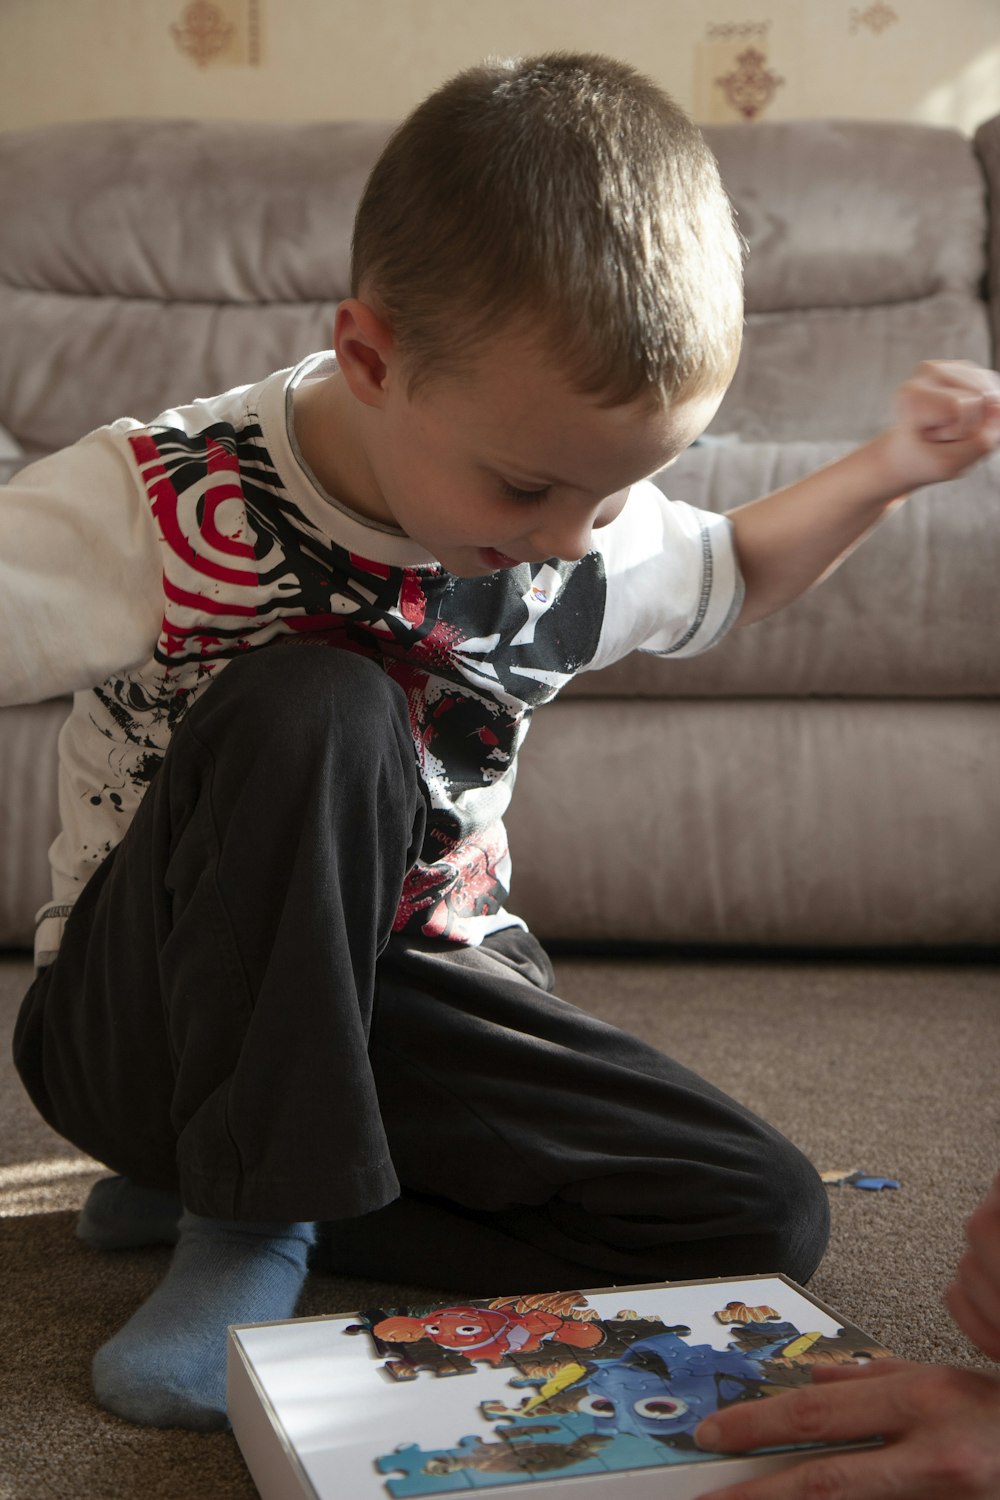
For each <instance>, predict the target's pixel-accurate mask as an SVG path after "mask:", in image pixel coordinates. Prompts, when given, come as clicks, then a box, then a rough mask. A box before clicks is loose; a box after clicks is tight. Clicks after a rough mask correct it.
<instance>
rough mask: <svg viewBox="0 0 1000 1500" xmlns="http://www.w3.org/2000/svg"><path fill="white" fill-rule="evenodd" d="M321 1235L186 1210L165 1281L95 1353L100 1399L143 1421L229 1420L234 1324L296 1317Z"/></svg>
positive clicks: (197, 1423) (195, 1423)
mask: <svg viewBox="0 0 1000 1500" xmlns="http://www.w3.org/2000/svg"><path fill="white" fill-rule="evenodd" d="M313 1234H314V1226H313V1225H312V1224H241V1223H232V1222H230V1221H229V1220H226V1219H202V1218H198V1217H197V1216H196V1215H195V1214H190V1213H185V1214H184V1215H183V1217H182V1218H181V1221H180V1238H179V1240H178V1242H177V1248H176V1249H175V1250H174V1256H173V1260H172V1261H171V1264H170V1269H169V1271H168V1272H167V1274H166V1276H165V1278H164V1280H163V1281H162V1282H161V1283H160V1285H159V1286H158V1287H157V1289H156V1291H155V1292H153V1294H152V1296H151V1297H149V1298H148V1299H147V1301H145V1302H144V1303H143V1304H142V1306H141V1307H140V1308H139V1310H138V1312H136V1313H135V1314H134V1315H133V1317H132V1318H130V1320H129V1321H128V1322H127V1323H126V1324H125V1327H124V1328H122V1329H121V1330H120V1332H118V1333H116V1334H115V1336H114V1337H113V1338H111V1339H109V1340H108V1342H107V1343H106V1344H104V1345H102V1347H101V1348H100V1349H98V1351H97V1353H96V1354H95V1356H94V1364H93V1381H94V1393H95V1395H96V1396H97V1400H98V1402H99V1404H100V1405H101V1406H104V1407H107V1409H108V1410H109V1411H113V1412H116V1413H117V1414H118V1416H120V1417H126V1418H128V1420H129V1421H130V1422H138V1423H139V1424H140V1425H141V1426H144V1427H188V1428H193V1429H194V1430H195V1431H199V1432H208V1431H212V1430H213V1429H217V1428H220V1427H225V1426H227V1425H228V1420H227V1417H226V1330H227V1328H228V1326H229V1324H230V1323H264V1322H269V1321H271V1320H272V1319H277V1318H288V1317H291V1315H292V1313H293V1312H294V1310H295V1303H296V1301H297V1300H298V1295H299V1292H300V1290H301V1288H302V1283H303V1281H304V1280H305V1275H306V1257H307V1255H308V1252H309V1247H310V1245H311V1244H312V1242H313Z"/></svg>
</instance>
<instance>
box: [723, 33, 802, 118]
mask: <svg viewBox="0 0 1000 1500" xmlns="http://www.w3.org/2000/svg"><path fill="white" fill-rule="evenodd" d="M715 81H716V83H717V84H718V86H719V88H720V89H721V90H722V92H723V93H724V94H725V96H726V98H727V99H728V101H729V103H730V104H731V105H732V107H733V109H735V110H736V111H737V112H738V113H739V114H741V115H742V116H743V118H744V120H755V119H756V118H757V116H758V115H759V114H762V113H763V112H764V110H765V109H766V108H767V106H768V105H769V104H770V102H771V100H772V99H773V98H774V96H775V94H776V93H777V91H778V89H779V88H781V86H782V85H783V83H784V81H785V80H784V79H783V78H782V77H781V75H780V74H779V73H773V72H772V71H771V69H770V68H769V67H768V66H767V57H766V56H765V54H764V53H763V52H761V51H760V50H759V49H758V48H757V47H747V48H746V49H745V50H744V51H743V52H740V53H738V54H737V58H736V67H735V68H733V69H732V71H731V72H729V73H724V74H723V75H722V77H721V78H717V79H716V80H715Z"/></svg>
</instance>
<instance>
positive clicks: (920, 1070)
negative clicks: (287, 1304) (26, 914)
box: [0, 957, 1000, 1500]
mask: <svg viewBox="0 0 1000 1500" xmlns="http://www.w3.org/2000/svg"><path fill="white" fill-rule="evenodd" d="M557 969H558V972H559V979H560V993H561V994H562V995H564V996H565V998H567V999H569V1000H572V1001H574V1002H575V1003H577V1004H579V1005H581V1006H583V1007H584V1008H585V1009H587V1010H590V1011H593V1012H594V1013H595V1014H598V1015H600V1016H603V1017H605V1018H606V1019H608V1020H613V1021H615V1022H616V1023H617V1024H619V1025H621V1026H624V1027H626V1028H627V1029H629V1030H631V1031H634V1032H636V1033H638V1034H639V1035H641V1036H644V1037H645V1038H647V1039H648V1040H649V1041H651V1042H654V1043H655V1044H656V1045H658V1046H660V1047H661V1048H663V1049H664V1050H665V1051H668V1052H671V1053H673V1055H674V1056H676V1057H677V1058H679V1059H680V1060H681V1061H683V1062H685V1063H687V1064H688V1065H689V1066H691V1067H693V1068H695V1069H697V1070H698V1071H699V1072H701V1073H703V1074H705V1075H706V1076H707V1077H709V1078H711V1079H712V1080H713V1081H714V1082H715V1083H717V1084H719V1085H721V1086H722V1087H723V1088H725V1089H726V1090H727V1091H728V1092H729V1093H731V1094H733V1095H735V1096H736V1097H738V1098H740V1099H743V1100H745V1101H746V1102H747V1103H748V1104H750V1105H751V1106H752V1107H753V1108H754V1109H756V1110H757V1111H758V1112H759V1113H761V1114H763V1115H765V1116H766V1117H767V1118H769V1119H770V1120H772V1121H773V1122H774V1123H775V1124H776V1125H778V1126H779V1127H780V1128H781V1129H782V1130H784V1131H785V1133H786V1134H787V1135H789V1136H790V1137H791V1138H792V1139H793V1140H795V1141H796V1142H797V1143H798V1144H799V1145H800V1146H801V1147H802V1148H803V1150H804V1151H805V1152H806V1153H807V1155H809V1156H810V1157H811V1159H812V1160H813V1161H814V1162H815V1163H816V1165H817V1167H819V1168H820V1169H821V1170H825V1169H827V1168H845V1169H846V1168H852V1167H862V1168H864V1169H866V1170H867V1171H870V1172H872V1173H877V1174H880V1175H884V1176H888V1177H895V1178H898V1179H900V1180H901V1182H902V1187H901V1188H900V1190H899V1191H896V1192H893V1191H884V1192H880V1193H866V1192H861V1191H858V1190H857V1189H853V1188H839V1189H831V1190H830V1192H831V1198H832V1203H833V1211H834V1232H833V1240H832V1243H831V1247H830V1251H829V1253H828V1256H827V1259H826V1261H825V1262H824V1264H823V1266H822V1267H821V1269H820V1271H819V1273H818V1274H817V1276H816V1278H815V1280H814V1282H813V1290H814V1291H815V1292H816V1293H817V1294H818V1295H819V1296H820V1297H822V1298H824V1299H825V1300H826V1301H828V1302H830V1303H832V1305H833V1306H834V1307H835V1308H836V1309H838V1311H840V1312H842V1313H843V1314H844V1315H845V1316H847V1317H848V1318H850V1319H852V1320H853V1321H854V1322H856V1323H858V1324H860V1326H861V1327H862V1328H864V1329H866V1330H867V1331H868V1332H870V1333H873V1334H875V1335H876V1336H877V1337H879V1338H881V1339H882V1340H883V1341H884V1342H885V1343H887V1344H889V1345H890V1346H891V1347H892V1348H894V1349H895V1350H896V1351H897V1352H898V1353H900V1354H903V1355H906V1356H908V1357H911V1358H918V1359H940V1360H952V1361H955V1362H958V1363H966V1364H974V1363H986V1362H985V1361H978V1360H977V1359H976V1356H975V1351H974V1350H972V1349H971V1348H970V1346H969V1345H968V1344H967V1343H966V1342H965V1341H964V1340H963V1338H962V1336H961V1335H960V1334H959V1333H958V1332H957V1330H955V1329H954V1328H953V1327H952V1325H951V1323H950V1322H949V1320H948V1318H947V1316H946V1314H945V1313H944V1311H943V1310H942V1308H941V1306H940V1297H941V1292H942V1290H943V1288H944V1286H945V1285H946V1283H947V1281H948V1279H949V1273H950V1270H951V1267H952V1266H953V1265H954V1263H955V1261H956V1259H957V1257H958V1254H959V1253H960V1247H961V1222H962V1219H963V1217H964V1216H965V1215H966V1214H967V1213H968V1212H969V1211H970V1210H971V1209H972V1207H973V1206H974V1204H975V1203H976V1202H977V1200H978V1199H979V1197H980V1196H981V1195H982V1193H983V1192H984V1190H985V1188H986V1186H987V1184H988V1183H989V1181H990V1180H991V1178H992V1176H993V1174H994V1172H995V1171H996V1168H997V1165H998V1164H1000V1090H998V1081H1000V1072H998V1063H997V1059H998V1055H1000V970H998V969H996V968H993V967H988V966H986V965H974V964H955V965H945V964H939V963H933V964H929V963H925V964H912V963H911V964H902V963H888V962H881V963H862V962H858V961H843V962H831V961H824V962H808V961H800V960H794V961H792V960H788V961H781V962H765V961H754V962H750V961H742V960H741V961H736V960H734V959H712V960H705V961H702V960H698V961H695V960H692V959H689V958H684V959H670V958H655V959H653V958H633V959H622V960H608V959H595V958H574V959H568V958H563V959H560V960H559V961H558V963H557ZM29 977H30V968H29V965H28V964H27V963H26V962H25V961H24V960H23V959H22V958H15V957H8V958H6V959H4V958H0V1029H2V1030H3V1032H4V1036H5V1038H6V1037H9V1035H10V1031H11V1029H12V1027H13V1022H14V1016H15V1013H16V1008H17V1001H18V998H19V996H20V994H21V992H22V990H23V989H24V987H25V986H26V984H27V982H28V979H29ZM8 1051H9V1049H8V1046H7V1043H6V1040H5V1042H4V1046H3V1055H2V1057H0V1216H2V1217H0V1306H2V1310H3V1323H2V1327H3V1336H4V1337H3V1363H2V1374H0V1500H69V1497H72V1500H133V1497H141V1500H252V1497H253V1496H254V1494H255V1493H256V1492H255V1490H254V1488H253V1486H252V1484H251V1483H250V1480H249V1478H248V1476H247V1473H246V1470H245V1468H244V1467H243V1464H242V1461H241V1459H240V1456H239V1452H238V1450H237V1448H236V1445H235V1443H234V1441H233V1439H232V1438H231V1437H230V1436H229V1435H228V1434H219V1435H213V1436H210V1437H202V1436H197V1435H195V1434H192V1433H184V1432H155V1431H149V1430H145V1429H140V1428H136V1427H132V1426H130V1425H129V1424H127V1423H125V1422H122V1421H119V1420H118V1419H117V1418H115V1417H112V1416H110V1415H108V1414H107V1413H106V1412H102V1411H100V1410H98V1409H97V1408H96V1407H95V1406H94V1404H93V1402H92V1400H91V1396H90V1391H89V1382H88V1366H89V1360H90V1356H91V1354H92V1352H93V1350H94V1349H95V1348H96V1347H97V1345H98V1344H100V1343H101V1342H102V1341H103V1340H104V1339H105V1338H107V1337H108V1335H109V1334H110V1333H112V1332H113V1331H114V1329H115V1328H117V1327H118V1326H119V1325H120V1324H121V1323H122V1322H123V1321H124V1320H125V1319H126V1318H127V1317H128V1316H129V1315H130V1313H131V1312H132V1311H133V1309H134V1308H135V1307H136V1305H137V1304H138V1303H139V1302H140V1301H141V1300H142V1298H143V1297H145V1296H146V1295H147V1293H148V1292H149V1291H151V1290H152V1288H153V1287H154V1286H155V1284H156V1282H157V1281H158V1279H159V1278H160V1276H161V1275H162V1273H163V1271H164V1269H165V1267H166V1264H167V1260H168V1257H169V1252H168V1251H166V1250H145V1251H139V1252H124V1251H122V1252H117V1253H115V1254H113V1255H98V1254H95V1253H94V1252H92V1251H89V1250H87V1249H86V1248H85V1247H83V1246H82V1245H81V1244H80V1243H79V1242H78V1241H77V1240H75V1239H74V1237H73V1223H74V1217H75V1214H76V1211H77V1210H78V1209H79V1207H80V1205H81V1203H82V1202H83V1199H84V1197H85V1195H86V1193H87V1190H88V1188H89V1187H90V1185H91V1183H92V1182H93V1181H94V1179H95V1177H96V1176H97V1175H99V1168H98V1167H97V1166H96V1164H95V1163H93V1162H90V1161H88V1160H87V1159H86V1158H85V1157H81V1156H80V1155H79V1153H78V1152H76V1151H74V1150H73V1148H72V1147H70V1146H69V1145H67V1143H66V1142H65V1141H62V1140H61V1139H60V1138H59V1137H58V1136H55V1135H53V1134H52V1132H51V1131H49V1130H47V1129H46V1127H45V1126H44V1125H43V1124H42V1123H41V1122H40V1121H39V1120H38V1119H37V1118H36V1116H35V1115H34V1112H33V1110H32V1108H31V1106H30V1104H29V1103H28V1101H27V1099H26V1098H25V1096H24V1094H23V1091H22V1090H21V1087H20V1083H19V1082H18V1080H17V1079H16V1077H15V1075H14V1073H13V1070H12V1068H11V1066H10V1063H9V1061H8ZM417 1290H418V1289H416V1288H392V1289H391V1290H387V1289H386V1288H385V1287H381V1286H376V1285H373V1284H371V1283H363V1282H360V1281H347V1280H343V1279H335V1278H318V1277H316V1278H313V1279H312V1280H311V1281H310V1283H309V1284H308V1286H307V1290H306V1294H305V1299H304V1302H303V1304H302V1307H301V1311H302V1312H303V1313H316V1312H346V1311H352V1310H353V1309H355V1308H356V1307H358V1306H360V1305H362V1304H365V1303H368V1302H374V1301H377V1300H379V1299H380V1298H381V1299H385V1300H388V1301H392V1300H393V1299H394V1298H395V1299H398V1300H405V1299H406V1297H407V1295H411V1294H413V1293H414V1292H415V1291H417ZM463 1290H466V1291H468V1290H469V1289H468V1288H458V1287H456V1288H455V1291H463ZM477 1290H478V1291H480V1292H482V1290H483V1289H477ZM503 1290H508V1289H507V1288H504V1289H503ZM526 1290H527V1289H526Z"/></svg>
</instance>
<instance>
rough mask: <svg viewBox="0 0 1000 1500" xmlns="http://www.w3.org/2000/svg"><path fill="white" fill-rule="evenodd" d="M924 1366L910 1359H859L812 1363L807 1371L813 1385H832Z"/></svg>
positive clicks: (884, 1376)
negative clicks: (847, 1362)
mask: <svg viewBox="0 0 1000 1500" xmlns="http://www.w3.org/2000/svg"><path fill="white" fill-rule="evenodd" d="M923 1368H926V1367H925V1366H922V1365H919V1364H917V1363H916V1361H915V1360H912V1359H896V1358H895V1357H886V1358H883V1359H859V1360H858V1361H857V1362H856V1363H855V1364H849V1365H813V1366H812V1368H811V1369H810V1371H809V1374H810V1378H811V1380H812V1382H813V1385H834V1384H836V1382H837V1381H841V1380H884V1379H885V1378H886V1376H887V1375H900V1374H902V1373H903V1372H904V1371H906V1370H920V1369H923Z"/></svg>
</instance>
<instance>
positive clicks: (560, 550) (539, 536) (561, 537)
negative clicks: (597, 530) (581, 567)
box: [530, 512, 594, 562]
mask: <svg viewBox="0 0 1000 1500" xmlns="http://www.w3.org/2000/svg"><path fill="white" fill-rule="evenodd" d="M593 519H594V518H593V516H592V515H590V514H589V512H588V513H587V514H586V515H585V516H578V517H571V516H562V517H559V518H558V519H557V518H555V517H551V518H546V520H545V521H543V522H542V523H541V524H540V525H538V526H536V527H535V529H534V530H533V531H532V533H531V537H530V541H531V550H532V553H533V554H534V555H535V556H537V557H558V558H561V559H562V561H563V562H579V561H580V559H581V557H586V555H587V553H588V552H589V551H590V549H591V546H592V540H591V532H592V530H593Z"/></svg>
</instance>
